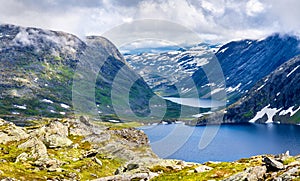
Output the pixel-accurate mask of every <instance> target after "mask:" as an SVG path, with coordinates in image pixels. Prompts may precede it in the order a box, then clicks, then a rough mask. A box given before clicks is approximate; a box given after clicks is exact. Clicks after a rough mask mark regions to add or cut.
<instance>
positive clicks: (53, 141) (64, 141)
mask: <svg viewBox="0 0 300 181" xmlns="http://www.w3.org/2000/svg"><path fill="white" fill-rule="evenodd" d="M44 142H45V144H46V146H47V147H49V148H62V147H68V146H70V145H72V143H73V142H72V141H71V140H70V139H69V138H67V137H66V136H60V135H59V134H53V135H49V136H46V137H45V140H44Z"/></svg>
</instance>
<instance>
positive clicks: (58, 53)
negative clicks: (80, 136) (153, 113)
mask: <svg viewBox="0 0 300 181" xmlns="http://www.w3.org/2000/svg"><path fill="white" fill-rule="evenodd" d="M80 65H84V67H81V68H82V70H81V72H80V71H79V68H80ZM95 65H97V66H98V67H97V66H95ZM100 65H101V66H100ZM97 68H99V69H97ZM121 69H122V70H123V74H122V76H124V77H126V78H127V79H128V80H129V81H131V82H132V87H130V94H129V101H130V106H131V107H130V108H131V109H132V110H133V112H134V113H136V114H139V115H143V114H149V108H148V102H149V99H150V98H151V97H152V96H153V95H154V94H153V93H152V91H151V89H150V88H149V87H148V86H147V84H146V83H145V82H144V80H143V79H142V78H141V77H140V76H138V75H137V74H136V73H135V72H134V71H132V69H130V68H129V67H128V66H127V65H126V63H125V60H124V59H123V57H122V55H121V54H120V52H119V51H118V50H117V48H116V47H115V46H114V45H113V44H112V43H111V42H109V41H108V40H107V39H105V38H103V37H96V36H90V37H87V40H86V41H85V42H84V41H82V40H80V39H79V38H78V37H76V36H74V35H71V34H68V33H64V32H56V31H50V30H43V29H38V28H25V27H19V26H14V25H0V92H1V94H0V116H1V117H3V118H8V119H13V118H16V117H17V118H18V117H20V118H21V117H23V116H37V115H40V116H47V117H61V116H65V115H72V114H73V111H74V107H73V106H74V105H73V104H77V103H76V102H74V101H73V102H72V96H73V98H74V96H77V98H82V100H84V101H85V99H89V101H90V103H91V104H89V103H88V104H86V105H83V106H86V109H87V108H89V106H90V105H92V104H93V107H95V108H97V111H98V112H99V113H101V114H112V113H115V112H114V109H113V107H112V100H111V98H110V97H111V90H112V84H113V80H114V77H115V75H116V74H117V73H118V72H119V70H121ZM90 72H91V73H90ZM124 72H125V73H124ZM89 75H92V76H94V78H93V77H91V79H89V78H90V77H89ZM74 77H75V78H76V79H77V83H80V80H79V79H80V78H78V77H81V78H82V79H86V80H92V81H94V82H90V83H91V84H92V87H91V88H92V89H88V88H89V87H88V86H91V85H88V84H89V82H87V81H85V83H84V84H82V85H81V86H82V87H81V88H80V86H79V85H77V87H75V86H74V85H73V78H74ZM81 82H84V81H82V80H81ZM85 86H87V87H85ZM122 86H125V87H126V86H129V85H127V84H124V85H122V84H118V85H117V86H115V87H122ZM76 88H77V89H76ZM72 93H74V94H72ZM92 93H93V94H92ZM87 95H88V96H92V97H88V96H87ZM84 96H86V97H84ZM124 96H125V95H124ZM94 97H95V98H94ZM93 98H94V99H93ZM121 98H123V97H121ZM124 99H125V98H124ZM78 100H79V101H78V102H80V100H81V99H78ZM117 101H120V102H121V101H122V100H117ZM82 103H83V104H85V103H84V102H82ZM95 103H96V104H95ZM96 105H97V107H96ZM75 106H76V105H75ZM78 108H79V109H80V106H78ZM96 113H97V112H96Z"/></svg>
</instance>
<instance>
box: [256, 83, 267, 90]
mask: <svg viewBox="0 0 300 181" xmlns="http://www.w3.org/2000/svg"><path fill="white" fill-rule="evenodd" d="M265 85H266V84H263V85H261V86H260V87H259V88H257V89H256V91H259V90H260V89H262V88H263V87H264V86H265Z"/></svg>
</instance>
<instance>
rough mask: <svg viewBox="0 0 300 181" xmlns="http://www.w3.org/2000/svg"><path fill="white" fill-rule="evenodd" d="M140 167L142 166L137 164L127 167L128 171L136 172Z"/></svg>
mask: <svg viewBox="0 0 300 181" xmlns="http://www.w3.org/2000/svg"><path fill="white" fill-rule="evenodd" d="M139 167H140V166H139V164H137V163H130V164H128V165H127V171H130V170H134V169H137V168H139Z"/></svg>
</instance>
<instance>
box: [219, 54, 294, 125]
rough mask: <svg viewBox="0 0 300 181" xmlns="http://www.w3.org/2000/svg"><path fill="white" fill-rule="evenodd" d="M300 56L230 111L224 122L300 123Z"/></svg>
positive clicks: (257, 86) (260, 82)
mask: <svg viewBox="0 0 300 181" xmlns="http://www.w3.org/2000/svg"><path fill="white" fill-rule="evenodd" d="M299 106H300V56H296V57H294V58H292V59H291V60H289V61H288V62H285V63H284V64H282V65H280V66H279V67H278V68H277V69H276V70H275V71H273V72H272V73H271V74H269V75H268V76H266V77H264V78H263V79H262V80H260V81H259V82H258V83H257V84H256V85H255V86H254V87H253V88H252V89H251V90H250V91H249V92H248V93H247V94H246V95H245V96H244V97H243V98H242V99H240V100H239V101H238V102H236V103H235V104H233V105H232V106H230V107H229V108H228V109H227V113H226V114H225V122H248V121H250V122H256V123H272V122H275V123H292V124H298V123H299V122H300V119H299V118H300V111H299V110H300V107H299Z"/></svg>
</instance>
